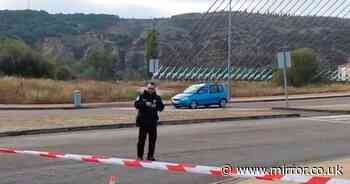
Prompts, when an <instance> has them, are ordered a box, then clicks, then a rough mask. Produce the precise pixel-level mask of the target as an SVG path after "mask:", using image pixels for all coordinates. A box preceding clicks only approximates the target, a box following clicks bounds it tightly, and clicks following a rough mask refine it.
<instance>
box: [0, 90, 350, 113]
mask: <svg viewBox="0 0 350 184" xmlns="http://www.w3.org/2000/svg"><path fill="white" fill-rule="evenodd" d="M340 97H350V94H344V95H330V96H310V97H290V98H289V100H290V101H297V100H312V99H326V98H340ZM284 100H285V99H284V97H281V98H271V99H255V100H249V99H245V100H244V99H243V100H230V101H229V102H228V103H230V104H233V103H256V102H276V101H284ZM164 105H166V106H172V103H171V102H169V101H166V102H164ZM29 106H30V105H29ZM111 107H133V103H131V102H130V103H125V102H123V103H122V104H116V103H115V102H114V103H113V102H111V103H105V104H103V103H101V104H82V106H81V107H79V108H77V107H74V106H73V105H72V106H66V107H59V106H58V107H0V110H3V111H6V110H77V109H97V108H111Z"/></svg>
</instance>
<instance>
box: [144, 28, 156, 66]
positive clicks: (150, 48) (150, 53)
mask: <svg viewBox="0 0 350 184" xmlns="http://www.w3.org/2000/svg"><path fill="white" fill-rule="evenodd" d="M156 58H158V41H157V31H156V30H152V31H150V32H149V33H148V35H147V40H146V50H145V59H146V63H148V61H149V60H150V59H156Z"/></svg>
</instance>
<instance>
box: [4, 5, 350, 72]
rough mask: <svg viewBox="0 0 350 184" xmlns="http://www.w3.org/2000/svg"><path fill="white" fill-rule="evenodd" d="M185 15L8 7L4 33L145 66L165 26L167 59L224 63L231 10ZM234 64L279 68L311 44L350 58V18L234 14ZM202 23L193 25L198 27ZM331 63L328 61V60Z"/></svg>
mask: <svg viewBox="0 0 350 184" xmlns="http://www.w3.org/2000/svg"><path fill="white" fill-rule="evenodd" d="M199 20H201V14H185V15H178V16H173V17H171V18H162V19H154V20H147V19H123V18H120V17H118V16H113V15H93V14H89V15H86V14H71V15H68V14H48V13H47V12H44V11H29V10H24V11H0V37H12V38H13V37H14V38H19V39H22V40H24V41H25V42H26V43H28V44H29V45H31V46H32V47H33V48H35V49H37V50H39V51H40V52H41V53H43V55H45V56H50V57H52V58H55V59H56V60H58V61H72V62H73V61H76V60H81V59H84V58H85V57H86V56H87V54H88V53H89V52H90V51H91V50H93V49H96V48H99V47H112V48H114V49H116V50H118V51H119V56H120V58H121V60H122V61H123V62H124V63H125V65H123V66H127V67H132V68H136V67H139V66H141V65H143V62H144V61H143V60H144V55H143V51H144V45H145V38H146V34H147V31H148V30H150V29H152V28H153V27H155V28H156V29H157V31H158V32H159V45H160V53H161V63H163V64H171V65H179V64H181V65H183V64H186V65H208V66H210V65H224V64H225V62H226V61H225V60H226V55H227V54H226V53H227V49H226V48H227V41H226V36H227V23H228V21H227V13H216V14H211V15H209V16H206V17H205V18H204V19H202V21H201V24H199V25H198V24H197V23H198V22H199ZM232 22H233V23H232V25H233V27H232V31H233V33H232V45H233V47H232V51H233V56H232V57H233V59H232V60H233V61H232V62H233V64H234V65H240V66H272V65H273V63H274V61H273V60H274V55H275V54H276V52H277V51H278V50H279V49H280V48H281V47H283V46H284V45H288V46H289V47H290V48H291V49H293V48H299V47H310V48H314V49H316V50H317V51H318V52H319V53H320V60H321V61H322V62H323V63H324V64H330V65H332V66H335V65H338V64H341V63H345V62H346V61H347V58H348V57H350V31H349V30H350V20H349V19H336V18H319V17H296V16H287V15H286V16H277V15H272V14H269V15H262V14H247V13H244V12H235V13H234V16H233V20H232ZM195 25H197V26H196V27H195V29H194V30H193V27H194V26H195ZM325 66H326V65H325Z"/></svg>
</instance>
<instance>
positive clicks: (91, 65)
mask: <svg viewBox="0 0 350 184" xmlns="http://www.w3.org/2000/svg"><path fill="white" fill-rule="evenodd" d="M117 61H118V55H117V54H116V53H114V52H113V50H112V49H105V48H100V49H97V50H95V51H93V52H92V53H91V54H89V56H88V58H87V65H88V67H87V69H88V70H89V71H88V72H86V73H88V74H89V77H91V75H93V77H94V78H95V79H97V80H111V79H114V70H113V68H114V65H115V63H117ZM93 73H94V74H93Z"/></svg>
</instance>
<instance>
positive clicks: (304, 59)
mask: <svg viewBox="0 0 350 184" xmlns="http://www.w3.org/2000/svg"><path fill="white" fill-rule="evenodd" d="M318 65H319V62H318V57H317V53H316V52H315V51H314V50H313V49H310V48H301V49H296V50H294V51H292V66H291V68H289V69H288V70H287V77H288V83H289V84H290V85H292V86H296V87H300V86H303V85H306V84H309V83H311V82H316V81H315V79H314V76H315V75H316V74H317V71H318V67H319V66H318ZM274 80H275V81H276V82H277V83H279V84H282V83H283V73H282V71H281V70H277V71H276V72H275V73H274Z"/></svg>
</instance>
